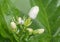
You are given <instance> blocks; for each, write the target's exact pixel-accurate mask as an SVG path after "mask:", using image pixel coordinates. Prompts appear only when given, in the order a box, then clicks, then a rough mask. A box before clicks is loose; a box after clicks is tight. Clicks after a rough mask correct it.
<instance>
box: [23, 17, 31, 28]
mask: <svg viewBox="0 0 60 42" xmlns="http://www.w3.org/2000/svg"><path fill="white" fill-rule="evenodd" d="M31 23H32V21H31V19H30V18H28V19H26V21H25V22H24V26H27V27H28V26H30V25H31Z"/></svg>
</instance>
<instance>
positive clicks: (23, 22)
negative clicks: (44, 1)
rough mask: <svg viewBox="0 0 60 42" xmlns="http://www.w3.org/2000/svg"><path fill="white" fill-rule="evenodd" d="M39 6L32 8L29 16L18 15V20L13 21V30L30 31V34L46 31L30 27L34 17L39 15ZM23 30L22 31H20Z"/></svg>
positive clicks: (17, 31)
mask: <svg viewBox="0 0 60 42" xmlns="http://www.w3.org/2000/svg"><path fill="white" fill-rule="evenodd" d="M38 12H39V7H38V6H34V7H32V8H31V10H30V12H29V13H28V16H29V17H28V18H21V17H18V18H17V21H12V22H11V28H12V31H13V32H16V33H17V34H19V32H21V31H23V32H25V31H28V32H29V35H32V34H33V35H35V34H42V33H43V32H44V29H36V30H33V28H30V27H29V26H30V25H31V24H32V19H35V18H36V17H37V15H38ZM20 30H21V31H20Z"/></svg>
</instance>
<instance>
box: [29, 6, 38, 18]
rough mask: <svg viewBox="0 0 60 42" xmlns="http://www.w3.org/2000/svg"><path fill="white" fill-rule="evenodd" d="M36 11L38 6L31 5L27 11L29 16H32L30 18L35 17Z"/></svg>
mask: <svg viewBox="0 0 60 42" xmlns="http://www.w3.org/2000/svg"><path fill="white" fill-rule="evenodd" d="M38 12H39V7H38V6H34V7H32V8H31V10H30V12H29V17H30V18H32V19H35V18H36V17H37V14H38Z"/></svg>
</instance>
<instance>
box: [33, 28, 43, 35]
mask: <svg viewBox="0 0 60 42" xmlns="http://www.w3.org/2000/svg"><path fill="white" fill-rule="evenodd" d="M43 32H44V29H37V30H34V32H33V34H42V33H43Z"/></svg>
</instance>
